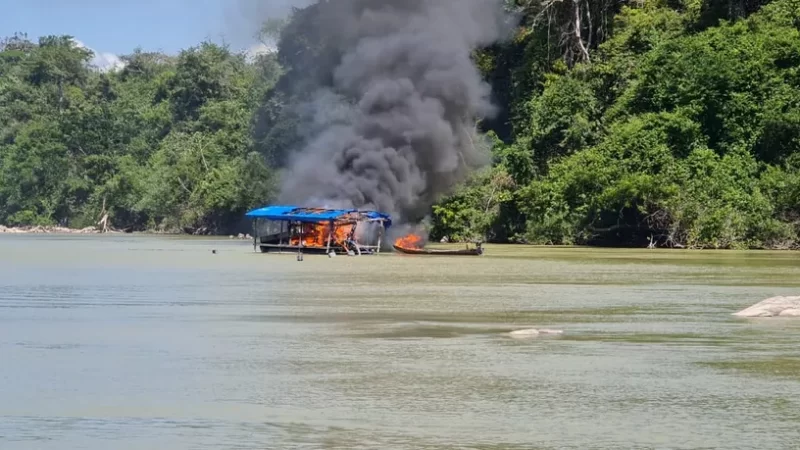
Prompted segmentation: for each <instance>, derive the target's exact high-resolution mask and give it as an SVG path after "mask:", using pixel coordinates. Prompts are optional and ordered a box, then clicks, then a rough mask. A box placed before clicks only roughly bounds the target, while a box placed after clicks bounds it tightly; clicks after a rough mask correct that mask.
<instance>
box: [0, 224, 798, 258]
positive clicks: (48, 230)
mask: <svg viewBox="0 0 800 450" xmlns="http://www.w3.org/2000/svg"><path fill="white" fill-rule="evenodd" d="M0 234H90V235H94V234H114V235H116V234H131V235H146V236H205V237H215V238H220V239H224V238H228V239H236V240H252V239H253V236H251V235H250V234H242V233H240V234H238V235H233V234H231V235H228V234H207V235H196V234H193V233H187V232H180V231H156V230H143V231H122V230H116V229H108V230H106V231H103V230H101V229H99V228H97V227H86V228H68V227H59V226H41V225H34V226H31V225H26V226H19V227H8V226H5V225H0ZM468 243H470V242H453V241H451V242H431V243H430V244H431V247H440V248H448V247H453V246H455V245H463V244H468ZM484 245H490V246H491V245H502V246H508V247H517V246H518V247H545V248H576V249H580V248H583V249H616V250H636V249H639V250H648V248H647V247H627V246H592V245H536V244H525V243H489V242H484ZM649 250H662V251H664V250H673V251H680V250H683V251H688V252H691V253H703V252H708V251H743V250H749V251H768V252H797V251H798V250H799V249H797V248H786V247H775V248H769V247H764V248H749V249H737V248H686V247H655V248H650V249H649Z"/></svg>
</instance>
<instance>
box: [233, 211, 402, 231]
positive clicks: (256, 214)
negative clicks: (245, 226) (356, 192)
mask: <svg viewBox="0 0 800 450" xmlns="http://www.w3.org/2000/svg"><path fill="white" fill-rule="evenodd" d="M351 213H361V214H364V215H365V216H367V217H369V218H370V219H385V220H386V222H385V226H386V228H388V227H389V226H391V224H392V218H391V216H389V215H388V214H384V213H381V212H378V211H361V210H358V209H323V208H306V207H302V206H265V207H263V208H258V209H254V210H252V211H250V212H248V213H247V214H246V216H247V217H249V218H251V219H269V220H295V221H298V222H320V221H324V220H335V219H338V218H339V217H341V216H344V215H346V214H351Z"/></svg>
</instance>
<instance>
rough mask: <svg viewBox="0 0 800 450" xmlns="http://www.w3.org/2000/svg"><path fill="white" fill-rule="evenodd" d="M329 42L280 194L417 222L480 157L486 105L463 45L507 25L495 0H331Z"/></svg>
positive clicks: (486, 91) (482, 41)
mask: <svg viewBox="0 0 800 450" xmlns="http://www.w3.org/2000/svg"><path fill="white" fill-rule="evenodd" d="M320 6H321V7H325V6H327V7H329V8H331V9H330V15H328V16H327V17H330V19H329V20H330V21H331V22H330V23H329V25H330V26H329V27H325V28H326V29H327V28H329V29H330V30H329V31H326V33H328V34H329V35H330V36H326V37H328V38H329V40H330V42H332V43H333V45H335V46H338V48H339V50H340V51H341V54H342V55H343V56H342V58H341V60H340V62H339V65H338V66H337V67H336V68H335V70H334V72H333V76H332V80H333V83H332V87H329V88H324V89H322V90H321V91H320V92H318V93H317V95H314V101H313V102H312V103H311V104H310V105H307V106H308V107H309V108H310V110H311V111H312V112H313V120H312V122H313V123H311V124H310V126H309V127H308V128H307V129H306V131H307V132H308V133H310V138H309V140H308V143H307V145H306V147H305V148H304V149H303V150H302V151H301V152H299V154H297V155H295V157H294V158H293V160H292V161H291V164H290V166H289V168H288V171H287V173H286V174H285V176H284V184H283V187H282V193H281V201H282V202H286V203H297V204H305V205H322V206H328V207H348V208H377V209H379V210H382V211H386V212H390V213H392V214H394V215H395V216H396V218H395V219H396V220H397V219H399V220H400V221H418V220H420V219H421V218H422V217H423V216H424V215H425V214H426V212H427V210H428V209H429V208H430V207H431V205H432V204H433V203H434V202H435V201H436V200H438V199H439V198H440V197H441V196H442V195H444V194H447V193H448V192H449V191H450V190H451V189H452V188H453V187H454V186H455V185H456V184H457V183H459V182H460V181H463V180H464V179H465V178H466V176H467V175H468V174H469V173H470V172H471V171H473V170H474V169H476V168H479V167H481V166H483V165H485V164H487V163H488V162H489V158H488V152H487V149H486V146H485V144H484V143H483V141H482V140H481V139H479V137H478V135H477V133H476V121H477V120H478V119H479V118H482V117H491V116H492V115H493V114H495V112H496V111H495V107H494V106H493V105H492V104H491V101H490V94H491V92H490V87H489V86H488V85H487V84H486V83H485V82H483V81H482V79H481V76H480V73H479V72H478V70H477V68H476V67H475V65H474V63H473V61H472V59H471V57H470V55H471V52H472V50H473V49H475V48H476V47H478V46H482V45H488V44H491V43H493V42H496V41H498V40H500V39H502V38H503V37H504V36H505V34H506V32H507V31H508V30H509V29H510V27H509V26H508V25H509V23H508V20H507V18H506V17H505V15H504V13H503V8H502V1H501V0H371V1H370V0H339V1H335V0H334V1H330V2H326V3H324V4H322V3H321V5H320Z"/></svg>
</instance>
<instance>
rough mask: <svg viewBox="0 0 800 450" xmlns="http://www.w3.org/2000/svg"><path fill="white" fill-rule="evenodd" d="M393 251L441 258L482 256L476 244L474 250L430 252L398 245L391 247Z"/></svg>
mask: <svg viewBox="0 0 800 450" xmlns="http://www.w3.org/2000/svg"><path fill="white" fill-rule="evenodd" d="M393 247H394V249H395V251H398V252H400V253H405V254H407V255H442V256H480V255H482V254H483V247H481V244H480V243H478V244H476V245H475V248H466V249H463V250H431V249H425V248H406V247H400V246H398V245H396V244H395V245H393Z"/></svg>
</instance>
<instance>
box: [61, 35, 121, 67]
mask: <svg viewBox="0 0 800 450" xmlns="http://www.w3.org/2000/svg"><path fill="white" fill-rule="evenodd" d="M73 41H74V42H75V45H76V46H78V47H79V48H85V49H87V50H91V51H92V52H93V53H94V57H93V58H92V60H91V61H90V62H89V64H90V65H91V66H93V67H95V68H97V70H99V71H101V72H115V71H117V70H120V69H122V68H123V67H125V63H124V62H123V61H122V60H121V59H120V58H119V56H117V55H115V54H113V53H108V52H98V51H97V50H95V49H93V48H91V47H88V46H87V45H86V44H84V43H83V42H81V41H79V40H77V39H73Z"/></svg>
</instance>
